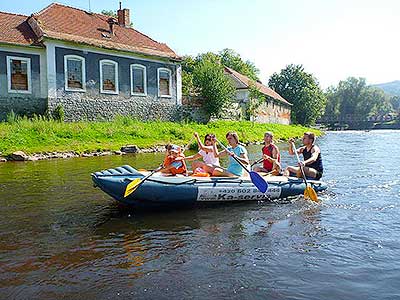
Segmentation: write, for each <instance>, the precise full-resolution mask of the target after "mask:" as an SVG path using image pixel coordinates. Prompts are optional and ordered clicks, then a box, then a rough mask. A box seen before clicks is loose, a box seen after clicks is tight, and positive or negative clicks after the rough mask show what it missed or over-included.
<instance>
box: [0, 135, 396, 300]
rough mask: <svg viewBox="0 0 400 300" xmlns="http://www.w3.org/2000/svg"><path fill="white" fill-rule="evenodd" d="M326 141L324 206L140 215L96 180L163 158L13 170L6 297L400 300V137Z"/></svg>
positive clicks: (3, 178)
mask: <svg viewBox="0 0 400 300" xmlns="http://www.w3.org/2000/svg"><path fill="white" fill-rule="evenodd" d="M318 144H319V145H320V147H321V149H322V153H323V158H324V165H325V170H326V171H325V174H324V177H323V179H324V180H325V181H326V182H327V183H328V184H329V192H328V193H326V194H324V195H322V196H320V199H321V200H322V203H321V204H314V203H310V202H309V201H305V200H303V199H302V198H298V199H293V200H291V201H285V202H274V203H245V204H234V205H225V206H216V207H204V208H197V209H190V210H180V211H168V212H157V213H149V212H148V213H137V212H134V211H128V210H125V209H121V208H119V207H118V205H117V204H116V202H115V201H113V200H112V199H111V198H110V197H108V196H107V195H105V194H104V193H102V192H101V191H100V190H99V189H94V188H93V187H92V183H91V179H90V173H91V172H93V171H97V170H101V169H106V168H110V167H116V166H119V165H123V164H131V165H132V166H137V167H138V168H154V167H156V166H157V165H158V164H159V162H160V161H161V160H162V154H141V155H136V156H133V155H132V156H111V157H96V158H79V159H69V160H50V161H40V162H26V163H6V164H1V165H0V298H2V299H90V298H96V299H127V298H132V299H134V298H135V299H136V298H140V299H400V259H399V255H400V221H399V219H400V188H399V186H400V185H399V184H400V169H399V166H400V155H399V150H400V131H370V132H361V131H360V132H357V131H353V132H351V131H349V132H328V133H327V134H326V135H325V136H324V137H322V138H320V139H319V140H318ZM259 148H260V146H251V147H249V150H250V154H251V155H250V156H251V158H253V159H256V158H258V153H257V151H259ZM281 148H282V156H283V164H284V165H286V164H287V163H289V162H290V163H294V160H293V157H288V155H287V147H286V145H282V147H281Z"/></svg>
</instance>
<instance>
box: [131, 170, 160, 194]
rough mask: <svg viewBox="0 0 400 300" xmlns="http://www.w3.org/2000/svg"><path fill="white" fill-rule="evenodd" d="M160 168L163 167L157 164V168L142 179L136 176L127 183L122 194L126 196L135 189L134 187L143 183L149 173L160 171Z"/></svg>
mask: <svg viewBox="0 0 400 300" xmlns="http://www.w3.org/2000/svg"><path fill="white" fill-rule="evenodd" d="M162 168H164V166H163V165H161V166H159V167H158V168H157V169H155V170H153V171H151V172H150V174H149V175H147V176H145V177H143V178H142V179H140V178H136V179H135V180H132V181H131V182H129V184H128V185H127V186H126V189H125V194H124V198H126V197H128V196H129V195H130V194H132V193H133V192H134V191H136V189H137V188H138V187H139V186H140V185H141V184H143V182H145V181H146V180H147V179H148V178H149V177H150V176H151V175H153V174H154V173H156V172H158V171H160V170H161V169H162Z"/></svg>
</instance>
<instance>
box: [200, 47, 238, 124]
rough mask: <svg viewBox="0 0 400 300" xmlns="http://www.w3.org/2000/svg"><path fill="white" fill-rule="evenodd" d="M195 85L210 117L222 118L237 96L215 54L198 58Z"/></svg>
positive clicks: (206, 54) (207, 54)
mask: <svg viewBox="0 0 400 300" xmlns="http://www.w3.org/2000/svg"><path fill="white" fill-rule="evenodd" d="M193 83H194V86H195V87H196V88H198V90H199V91H200V94H201V96H202V98H203V99H204V103H203V108H204V110H205V112H206V113H207V114H208V115H209V116H214V117H220V115H221V112H222V110H223V108H224V107H225V106H226V105H227V104H229V103H230V102H231V101H232V99H233V97H234V95H235V87H234V86H233V84H232V82H231V81H230V80H229V78H228V77H226V76H225V74H224V67H223V66H222V64H221V63H220V60H219V57H218V56H217V55H215V54H213V53H205V54H202V55H199V56H197V57H196V65H195V67H194V70H193Z"/></svg>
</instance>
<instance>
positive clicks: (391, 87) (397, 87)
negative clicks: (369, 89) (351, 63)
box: [372, 80, 400, 96]
mask: <svg viewBox="0 0 400 300" xmlns="http://www.w3.org/2000/svg"><path fill="white" fill-rule="evenodd" d="M372 86H374V87H377V88H381V89H382V90H384V91H385V93H387V94H389V95H392V96H400V80H395V81H392V82H386V83H379V84H373V85H372Z"/></svg>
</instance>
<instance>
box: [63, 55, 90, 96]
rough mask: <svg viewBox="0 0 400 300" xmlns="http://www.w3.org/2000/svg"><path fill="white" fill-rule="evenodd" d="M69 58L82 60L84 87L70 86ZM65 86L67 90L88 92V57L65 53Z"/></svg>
mask: <svg viewBox="0 0 400 300" xmlns="http://www.w3.org/2000/svg"><path fill="white" fill-rule="evenodd" d="M68 59H74V60H80V61H81V63H82V88H81V89H78V88H70V87H68ZM64 88H65V91H67V92H86V59H85V58H84V57H82V56H78V55H72V54H67V55H64Z"/></svg>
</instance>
